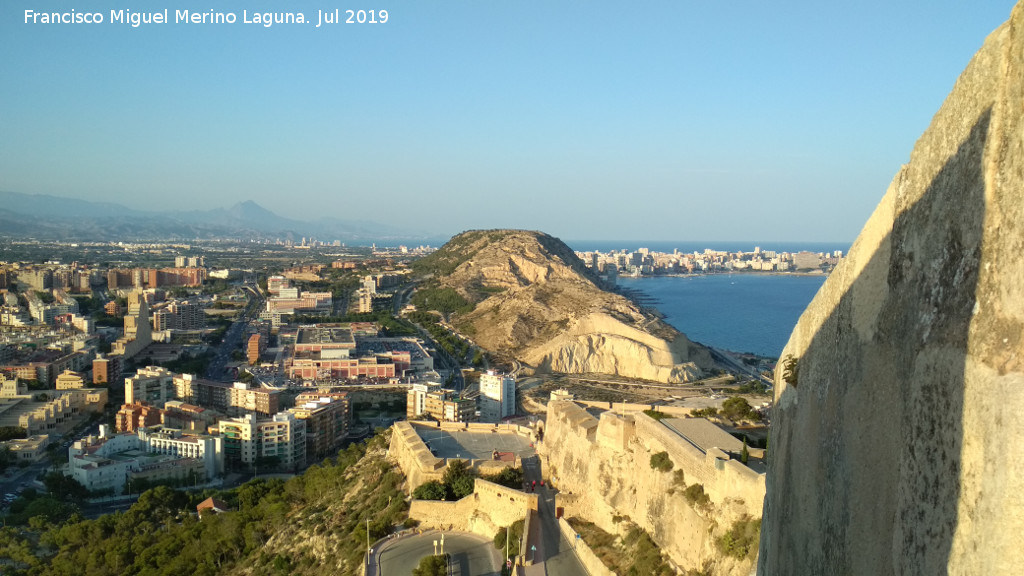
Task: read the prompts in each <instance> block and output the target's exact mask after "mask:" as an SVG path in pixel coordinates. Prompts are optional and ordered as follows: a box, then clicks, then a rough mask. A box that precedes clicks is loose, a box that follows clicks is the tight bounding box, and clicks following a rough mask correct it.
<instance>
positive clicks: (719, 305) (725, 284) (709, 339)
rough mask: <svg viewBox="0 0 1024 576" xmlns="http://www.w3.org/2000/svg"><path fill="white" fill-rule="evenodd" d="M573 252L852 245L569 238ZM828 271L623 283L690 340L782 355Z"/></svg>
mask: <svg viewBox="0 0 1024 576" xmlns="http://www.w3.org/2000/svg"><path fill="white" fill-rule="evenodd" d="M569 245H570V246H571V247H572V248H573V249H574V250H580V251H591V250H600V251H601V252H611V251H612V250H626V251H629V252H632V251H634V250H636V249H638V248H648V249H650V250H652V251H656V252H669V253H671V252H672V251H673V250H675V249H678V250H679V251H680V252H681V253H692V252H703V251H704V249H705V248H710V249H713V250H723V251H727V252H751V251H753V249H754V247H755V246H759V247H760V248H761V249H762V250H775V251H778V252H800V251H801V250H807V251H810V252H834V251H836V250H841V251H842V252H843V254H846V252H847V251H848V250H849V248H850V245H849V244H843V243H837V242H830V243H824V242H775V243H772V242H764V243H751V242H643V241H614V242H608V241H593V242H570V243H569ZM825 279H826V276H825V275H814V276H807V275H795V274H758V273H743V272H736V273H731V274H707V275H689V276H655V277H641V278H631V277H624V276H620V277H619V279H618V283H619V286H621V287H623V288H626V289H629V290H633V291H635V292H638V293H640V294H642V295H643V296H644V304H646V305H650V306H653V307H654V308H657V309H658V311H660V312H661V313H662V314H664V316H665V321H666V322H668V323H669V324H671V325H672V326H674V327H675V328H676V329H677V330H679V331H680V332H682V333H684V334H686V335H687V337H689V338H690V339H691V340H694V341H697V342H700V343H702V344H707V345H709V346H714V347H716V348H724V349H726V350H731V351H733V352H750V353H753V354H757V355H760V356H769V357H772V358H778V357H779V355H780V354H781V353H782V349H783V347H785V345H786V342H787V341H788V340H789V335H790V333H791V332H792V331H793V327H794V326H795V325H796V322H797V320H798V319H799V318H800V314H801V313H802V312H803V311H804V309H805V308H806V307H807V305H808V304H809V303H810V302H811V300H812V299H813V298H814V295H815V294H817V292H818V289H819V288H821V286H822V284H824V283H825Z"/></svg>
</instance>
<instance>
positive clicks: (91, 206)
mask: <svg viewBox="0 0 1024 576" xmlns="http://www.w3.org/2000/svg"><path fill="white" fill-rule="evenodd" d="M0 236H5V237H19V238H34V239H37V240H69V241H109V240H194V239H207V238H244V239H251V238H255V239H271V240H272V239H276V238H281V239H291V240H301V239H302V238H303V237H305V238H316V239H317V240H321V241H324V242H332V241H334V240H341V241H342V242H346V243H353V244H370V243H373V242H376V243H382V242H403V243H410V242H432V243H443V242H444V241H445V240H446V239H447V238H445V237H442V236H437V235H432V234H428V233H426V232H422V231H416V230H404V229H399V228H396V227H394V226H389V225H386V224H380V223H378V222H371V221H366V220H341V219H338V218H332V217H329V216H322V217H320V218H317V219H315V220H312V221H302V220H292V219H289V218H285V217H283V216H278V215H277V214H274V213H273V212H271V211H270V210H267V209H266V208H263V207H262V206H260V205H259V204H257V203H255V202H253V201H251V200H250V201H246V202H241V203H238V204H235V205H234V206H231V207H230V208H215V209H213V210H192V211H186V212H151V211H144V210H135V209H132V208H128V207H126V206H122V205H120V204H113V203H110V202H89V201H86V200H76V199H73V198H61V197H59V196H49V195H45V194H19V193H16V192H2V191H0Z"/></svg>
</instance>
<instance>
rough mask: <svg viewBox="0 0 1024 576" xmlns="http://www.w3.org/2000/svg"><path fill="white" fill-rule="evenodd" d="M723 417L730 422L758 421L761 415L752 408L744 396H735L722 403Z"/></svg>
mask: <svg viewBox="0 0 1024 576" xmlns="http://www.w3.org/2000/svg"><path fill="white" fill-rule="evenodd" d="M721 414H722V416H724V417H726V418H728V419H729V420H734V421H738V420H753V421H758V420H760V419H761V415H760V414H759V413H758V412H757V411H756V410H754V409H753V408H751V407H750V403H749V402H747V400H746V398H743V397H742V396H733V397H732V398H728V399H726V401H725V402H723V403H722V410H721Z"/></svg>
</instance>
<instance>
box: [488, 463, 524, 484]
mask: <svg viewBox="0 0 1024 576" xmlns="http://www.w3.org/2000/svg"><path fill="white" fill-rule="evenodd" d="M484 480H487V481H488V482H494V483H495V484H501V485H502V486H505V487H506V488H514V489H516V490H518V489H520V488H522V486H523V469H522V468H511V467H510V468H503V469H502V470H501V472H498V473H497V474H493V475H491V476H484Z"/></svg>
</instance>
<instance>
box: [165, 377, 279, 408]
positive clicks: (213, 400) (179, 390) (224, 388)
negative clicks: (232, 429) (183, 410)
mask: <svg viewBox="0 0 1024 576" xmlns="http://www.w3.org/2000/svg"><path fill="white" fill-rule="evenodd" d="M174 387H175V391H176V397H177V398H178V399H180V400H184V401H186V402H188V403H190V404H195V405H198V406H203V407H204V408H214V409H216V410H221V411H224V412H226V413H228V414H233V415H241V414H244V413H247V412H253V413H256V414H262V415H264V416H269V415H271V414H274V413H276V412H278V411H279V410H280V397H281V390H278V389H273V388H257V387H249V385H247V384H245V383H243V382H235V383H233V384H228V383H225V382H216V381H213V380H205V379H203V378H197V377H196V376H194V375H192V374H179V375H176V376H175V377H174Z"/></svg>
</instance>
